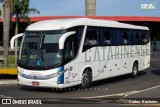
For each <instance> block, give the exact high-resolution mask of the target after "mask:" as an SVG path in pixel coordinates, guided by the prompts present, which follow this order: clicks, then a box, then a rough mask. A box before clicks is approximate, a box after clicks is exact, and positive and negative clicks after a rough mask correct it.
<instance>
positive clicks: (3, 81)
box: [0, 80, 18, 85]
mask: <svg viewBox="0 0 160 107" xmlns="http://www.w3.org/2000/svg"><path fill="white" fill-rule="evenodd" d="M7 84H13V85H14V84H18V81H17V80H0V85H7Z"/></svg>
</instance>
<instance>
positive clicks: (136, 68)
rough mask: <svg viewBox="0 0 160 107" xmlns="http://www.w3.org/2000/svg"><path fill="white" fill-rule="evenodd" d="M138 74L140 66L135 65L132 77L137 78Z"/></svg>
mask: <svg viewBox="0 0 160 107" xmlns="http://www.w3.org/2000/svg"><path fill="white" fill-rule="evenodd" d="M137 74H138V64H137V63H134V64H133V67H132V73H131V77H132V78H135V77H137Z"/></svg>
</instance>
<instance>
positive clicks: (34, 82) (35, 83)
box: [32, 81, 40, 86]
mask: <svg viewBox="0 0 160 107" xmlns="http://www.w3.org/2000/svg"><path fill="white" fill-rule="evenodd" d="M32 85H34V86H39V85H40V83H39V82H38V81H32Z"/></svg>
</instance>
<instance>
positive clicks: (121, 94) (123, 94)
mask: <svg viewBox="0 0 160 107" xmlns="http://www.w3.org/2000/svg"><path fill="white" fill-rule="evenodd" d="M157 87H160V85H157V86H154V87H150V88H147V89H144V90H139V91H137V90H135V91H129V92H123V93H118V94H110V95H102V96H93V97H80V98H91V99H92V98H106V97H114V96H116V97H127V96H129V95H132V94H136V93H140V92H144V91H148V90H151V89H154V88H157Z"/></svg>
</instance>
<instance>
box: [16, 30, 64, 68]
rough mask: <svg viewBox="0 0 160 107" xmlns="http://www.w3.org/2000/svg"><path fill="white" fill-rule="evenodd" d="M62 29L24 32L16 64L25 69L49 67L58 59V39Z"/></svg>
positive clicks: (54, 64)
mask: <svg viewBox="0 0 160 107" xmlns="http://www.w3.org/2000/svg"><path fill="white" fill-rule="evenodd" d="M63 34H64V32H63V31H52V32H25V33H24V37H23V40H22V44H21V48H20V52H19V58H18V65H19V66H23V67H24V68H26V69H40V70H42V69H51V68H53V67H55V66H56V67H57V66H58V65H59V63H60V61H59V60H58V58H57V55H58V53H59V39H60V37H61V36H62V35H63Z"/></svg>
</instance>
